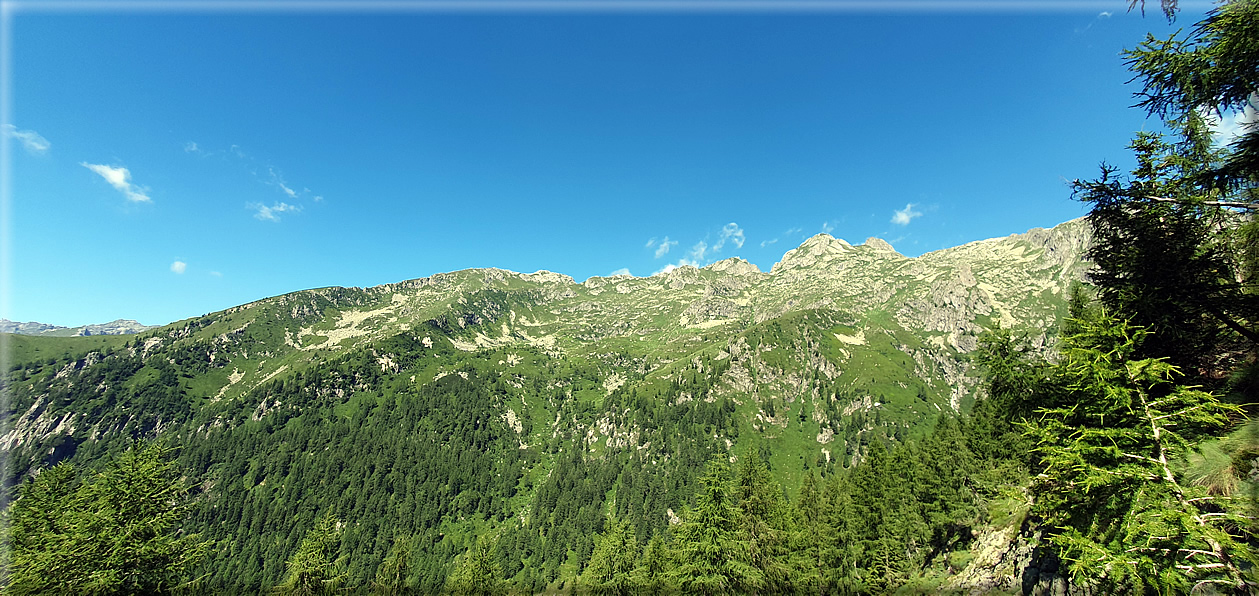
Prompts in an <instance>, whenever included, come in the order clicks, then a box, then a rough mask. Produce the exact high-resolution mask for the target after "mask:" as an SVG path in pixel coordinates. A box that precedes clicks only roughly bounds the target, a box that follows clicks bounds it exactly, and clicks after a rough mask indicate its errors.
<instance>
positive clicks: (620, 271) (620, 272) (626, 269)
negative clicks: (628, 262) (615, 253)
mask: <svg viewBox="0 0 1259 596" xmlns="http://www.w3.org/2000/svg"><path fill="white" fill-rule="evenodd" d="M613 275H633V274H632V273H630V272H629V267H621V268H620V269H617V270H616V271H613V272H612V273H609V274H608V277H611V276H613Z"/></svg>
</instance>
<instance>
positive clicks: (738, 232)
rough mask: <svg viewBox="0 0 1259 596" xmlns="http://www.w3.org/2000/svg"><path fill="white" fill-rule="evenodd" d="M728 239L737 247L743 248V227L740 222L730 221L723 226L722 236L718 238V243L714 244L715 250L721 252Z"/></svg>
mask: <svg viewBox="0 0 1259 596" xmlns="http://www.w3.org/2000/svg"><path fill="white" fill-rule="evenodd" d="M726 240H729V241H730V243H731V244H733V245H734V247H735V248H743V242H744V241H745V239H744V237H743V229H742V228H740V227H739V224H737V223H734V222H730V223H728V224H726V225H725V226H724V227H722V228H721V237H720V238H718V239H717V243H716V244H714V245H713V252H720V251H721V247H723V246H725V244H726Z"/></svg>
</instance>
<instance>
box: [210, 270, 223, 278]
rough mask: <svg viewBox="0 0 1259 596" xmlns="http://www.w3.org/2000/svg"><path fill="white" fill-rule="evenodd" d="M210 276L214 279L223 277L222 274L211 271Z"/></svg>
mask: <svg viewBox="0 0 1259 596" xmlns="http://www.w3.org/2000/svg"><path fill="white" fill-rule="evenodd" d="M210 275H212V276H214V277H223V274H222V273H220V272H218V271H211V272H210Z"/></svg>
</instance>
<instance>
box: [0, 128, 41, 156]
mask: <svg viewBox="0 0 1259 596" xmlns="http://www.w3.org/2000/svg"><path fill="white" fill-rule="evenodd" d="M4 135H5V136H7V137H12V138H15V139H17V140H19V141H21V142H22V148H23V149H26V152H27V153H30V154H32V155H42V154H44V153H47V152H48V149H50V148H52V143H49V142H48V139H45V138H44V137H43V135H41V134H39V133H37V132H35V131H33V130H22V129H19V128H18V127H16V126H13V125H12V124H5V125H4Z"/></svg>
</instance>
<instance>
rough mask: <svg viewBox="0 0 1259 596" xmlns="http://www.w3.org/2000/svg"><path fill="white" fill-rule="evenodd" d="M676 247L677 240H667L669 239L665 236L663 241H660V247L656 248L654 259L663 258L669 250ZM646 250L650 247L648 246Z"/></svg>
mask: <svg viewBox="0 0 1259 596" xmlns="http://www.w3.org/2000/svg"><path fill="white" fill-rule="evenodd" d="M677 245H678V241H677V240H669V237H668V236H665V237H664V240H661V241H660V246H657V247H656V258H657V259H659V258H660V257H663V256H665V255H667V254H669V250H670V249H672V248H673V247H675V246H677ZM648 248H651V247H650V245H649V246H648Z"/></svg>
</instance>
